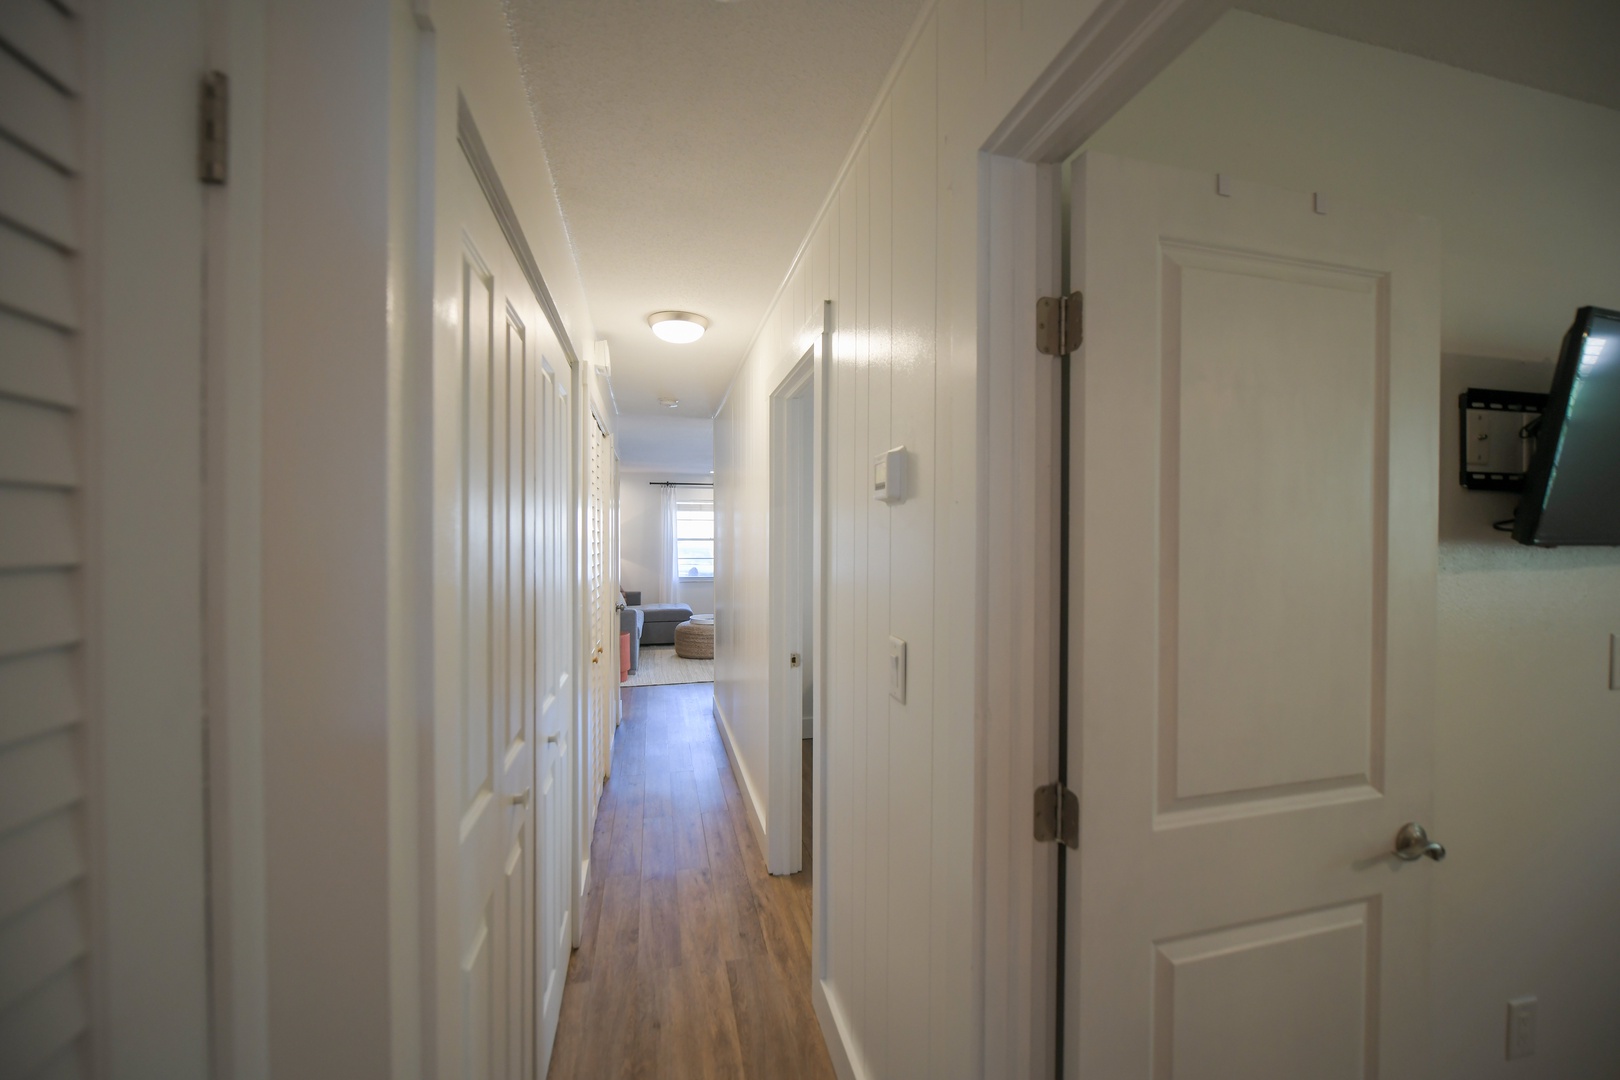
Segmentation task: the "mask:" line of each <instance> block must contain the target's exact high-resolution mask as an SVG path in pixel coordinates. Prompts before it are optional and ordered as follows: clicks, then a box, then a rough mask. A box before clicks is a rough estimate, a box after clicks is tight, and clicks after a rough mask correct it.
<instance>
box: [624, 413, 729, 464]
mask: <svg viewBox="0 0 1620 1080" xmlns="http://www.w3.org/2000/svg"><path fill="white" fill-rule="evenodd" d="M625 419H627V418H625V417H620V420H621V421H623V420H625ZM617 442H618V450H619V462H620V464H621V466H622V467H623V468H626V469H653V470H655V471H658V472H664V473H670V474H672V475H673V474H679V475H682V476H702V475H703V474H705V473H709V472H713V471H714V421H713V420H711V419H709V418H708V417H706V416H677V415H676V414H675V413H673V412H670V411H669V410H667V409H666V410H664V415H662V416H637V417H635V418H634V421H633V422H631V423H622V422H621V423H620V425H619V430H618V439H617Z"/></svg>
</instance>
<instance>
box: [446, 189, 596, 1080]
mask: <svg viewBox="0 0 1620 1080" xmlns="http://www.w3.org/2000/svg"><path fill="white" fill-rule="evenodd" d="M457 175H458V177H459V180H460V183H459V186H458V189H457V199H458V210H459V212H460V215H461V217H462V228H461V239H462V246H461V251H460V259H461V268H460V269H461V272H460V296H459V298H458V299H459V307H460V310H461V312H462V319H461V324H460V336H459V349H458V355H457V356H456V357H455V362H454V368H455V370H454V372H453V373H452V378H450V379H448V380H446V381H448V382H451V383H453V384H454V385H456V386H457V389H458V391H459V392H458V393H454V394H449V395H441V396H440V398H439V400H437V401H436V408H437V410H438V415H439V420H440V423H441V425H442V430H444V431H447V432H454V433H455V435H454V438H453V440H451V442H450V445H453V446H454V448H455V449H454V452H453V454H454V460H453V461H445V462H443V465H444V466H446V467H445V468H442V469H441V471H440V477H441V482H442V483H445V484H446V485H447V487H446V488H441V490H446V491H449V492H454V494H453V495H452V496H451V498H453V499H454V503H455V507H456V513H455V515H454V519H455V520H457V521H459V523H460V528H459V535H458V536H457V537H456V538H455V542H454V543H453V544H451V545H447V546H446V547H445V548H444V550H443V557H448V558H449V560H450V561H451V562H452V563H453V564H454V565H453V566H450V567H446V569H448V570H450V573H449V574H448V582H449V583H452V584H453V585H454V588H453V589H452V590H449V591H443V590H441V592H440V593H439V596H440V597H441V598H445V597H449V596H454V597H455V599H454V601H452V602H451V603H450V605H449V609H448V610H446V609H441V610H440V621H439V623H438V624H437V627H438V629H439V641H440V648H441V649H442V650H448V651H449V653H450V655H449V657H448V659H449V661H450V669H453V670H459V678H458V679H457V684H458V686H459V688H460V690H459V699H460V700H459V702H458V706H459V707H458V708H456V709H455V710H454V711H453V713H452V717H453V724H450V725H449V726H451V727H453V732H452V731H446V729H445V728H441V731H442V732H444V733H445V734H446V735H449V736H451V738H447V739H446V740H445V741H444V742H441V744H440V745H441V748H442V749H443V751H447V752H450V753H452V754H453V756H454V757H455V759H456V760H457V761H458V763H459V767H458V770H457V772H458V775H457V776H456V782H455V785H454V790H455V792H456V809H457V820H456V821H455V830H454V835H455V837H456V840H455V844H456V853H455V854H456V866H457V872H458V875H459V887H458V894H457V896H456V904H455V915H454V925H455V932H456V942H455V948H456V957H457V961H458V964H459V972H458V974H459V979H460V1001H459V1003H458V1006H457V1010H458V1012H459V1022H460V1023H459V1027H460V1036H461V1037H460V1054H459V1057H460V1062H459V1064H460V1070H459V1075H461V1076H462V1077H465V1078H467V1080H482V1078H485V1077H491V1078H502V1080H528V1078H531V1077H533V1076H535V1075H537V1070H542V1071H543V1068H544V1062H545V1061H546V1060H547V1058H548V1057H549V1051H550V1045H551V1040H552V1036H553V1034H554V1032H555V1028H556V1023H557V1016H558V1008H559V1005H560V1002H561V997H562V982H563V972H564V971H565V970H566V965H567V958H568V946H569V940H568V939H569V928H568V882H569V862H568V850H569V835H568V833H569V830H568V820H569V802H568V798H567V792H566V782H567V775H568V773H567V767H566V761H565V757H566V754H567V749H568V727H569V724H568V709H567V701H568V693H567V690H568V687H567V682H568V663H569V657H570V647H569V643H570V641H571V640H572V638H571V635H570V633H569V628H570V626H571V619H572V616H571V612H570V611H569V607H568V603H567V597H568V588H567V585H568V580H567V558H568V521H569V513H568V510H569V501H568V492H569V482H568V481H569V471H568V450H567V448H568V446H569V445H570V444H569V441H568V439H569V434H568V420H567V417H568V408H567V402H566V399H565V394H564V389H563V382H562V380H561V379H560V378H559V373H560V372H563V371H566V370H567V361H566V360H565V359H564V357H563V355H562V352H561V349H560V347H559V345H558V342H557V339H556V337H555V335H554V334H553V332H552V331H551V328H550V326H549V324H548V323H547V321H546V317H545V313H544V311H543V309H542V307H541V304H540V302H539V300H538V298H537V297H536V295H535V291H534V289H533V287H532V286H531V283H530V281H529V279H528V278H527V277H526V276H525V274H524V272H523V269H522V265H521V262H520V260H519V258H518V257H517V256H516V255H515V254H514V251H513V249H512V247H511V245H510V243H509V241H508V238H507V236H506V235H504V234H503V231H502V228H501V224H500V222H499V221H498V219H497V217H496V214H495V212H494V211H493V210H492V209H491V206H490V203H489V201H488V198H487V196H486V192H485V191H484V190H483V189H482V188H481V187H480V184H479V182H478V178H477V177H476V176H475V174H474V172H473V170H472V169H471V168H469V167H467V166H466V164H465V163H463V165H462V167H461V168H460V169H459V170H458V174H457ZM441 445H444V444H441ZM449 719H450V718H447V721H448V720H449ZM441 775H443V774H442V773H441Z"/></svg>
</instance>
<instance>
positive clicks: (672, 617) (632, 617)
mask: <svg viewBox="0 0 1620 1080" xmlns="http://www.w3.org/2000/svg"><path fill="white" fill-rule="evenodd" d="M624 600H625V605H626V606H625V609H624V610H623V611H621V612H620V613H619V633H621V634H626V633H627V634H629V635H630V670H631V671H635V670H636V669H637V668H638V667H640V666H641V647H642V646H643V645H673V644H675V628H676V627H677V626H679V625H680V624H681V623H683V622H685V621H686V620H687V619H690V618H691V617H692V605H690V604H643V603H642V602H641V593H640V592H639V591H637V590H631V589H626V590H625V593H624Z"/></svg>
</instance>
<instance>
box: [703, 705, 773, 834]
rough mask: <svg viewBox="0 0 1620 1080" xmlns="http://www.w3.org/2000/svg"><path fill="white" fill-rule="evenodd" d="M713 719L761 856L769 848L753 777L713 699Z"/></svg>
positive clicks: (721, 711) (728, 725) (721, 710)
mask: <svg viewBox="0 0 1620 1080" xmlns="http://www.w3.org/2000/svg"><path fill="white" fill-rule="evenodd" d="M714 719H715V721H716V722H717V723H718V724H719V726H720V743H721V745H722V746H724V747H725V748H726V759H727V760H728V761H730V762H731V774H732V775H733V776H735V777H736V778H737V787H738V788H740V789H741V790H742V797H743V803H744V804H745V805H746V806H747V807H748V826H749V828H751V829H753V830H754V839H755V841H757V842H758V843H759V851H760V854H761V855H764V854H765V852H767V851H769V850H770V848H769V847H768V846H767V845H766V843H765V818H764V816H763V815H761V814H760V812H759V797H758V795H757V794H756V790H757V789H756V788H755V787H754V776H753V774H752V773H750V772H749V771H748V766H747V765H745V764H743V759H742V755H741V754H739V753H737V748H736V746H734V745H733V744H732V735H731V722H730V721H728V720H727V719H726V714H725V710H723V709H722V708H720V699H719V698H715V699H714Z"/></svg>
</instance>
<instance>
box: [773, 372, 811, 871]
mask: <svg viewBox="0 0 1620 1080" xmlns="http://www.w3.org/2000/svg"><path fill="white" fill-rule="evenodd" d="M819 347H820V344H819V343H818V344H817V345H812V346H810V347H809V348H808V349H806V350H805V352H804V355H803V356H801V357H800V358H799V360H798V362H797V363H795V364H794V365H793V369H792V370H791V371H789V372H788V373H787V375H786V376H785V377H783V379H782V381H781V382H780V383H779V384H777V387H776V389H775V390H773V391H771V507H770V554H769V574H768V580H769V581H770V597H769V600H768V602H767V603H768V608H769V611H770V631H769V632H770V644H769V646H768V652H767V655H768V656H769V657H770V660H769V661H768V665H769V666H768V667H767V669H766V670H767V682H768V685H769V688H770V689H769V691H768V694H769V696H768V699H767V700H768V701H769V702H770V707H769V712H768V717H769V718H768V720H767V724H768V730H769V732H770V736H769V739H770V746H771V756H770V796H769V811H768V813H769V818H768V820H769V821H770V823H771V827H770V831H769V832H768V833H767V834H766V851H765V868H766V869H767V870H769V871H770V872H771V873H772V874H796V873H798V872H799V871H800V870H802V869H804V845H803V843H802V841H801V839H800V838H801V836H802V835H803V831H804V818H803V814H804V706H803V698H802V689H801V697H800V702H799V705H798V707H796V708H789V695H790V693H791V691H792V688H793V684H794V683H795V682H799V680H797V679H795V678H793V677H792V675H791V673H790V672H791V669H790V667H789V666H788V662H787V656H788V654H789V650H790V647H791V645H792V643H793V642H794V641H795V640H796V639H797V628H799V627H802V626H803V625H804V615H805V612H804V608H803V590H802V589H801V588H800V587H799V581H798V578H797V575H798V574H799V573H800V572H802V567H803V565H804V563H805V562H806V561H809V563H810V565H811V582H810V589H811V596H812V597H813V598H814V600H813V602H812V606H813V610H812V612H811V618H812V625H813V627H814V628H815V629H813V630H812V633H811V636H812V640H811V643H810V645H811V662H812V665H813V666H812V667H811V683H810V698H811V712H812V715H813V718H814V719H813V721H812V731H813V732H817V734H818V735H819V727H820V723H819V722H820V718H821V701H822V698H821V695H820V693H819V688H818V687H817V685H816V684H817V682H818V678H817V676H818V675H819V673H820V671H821V663H822V660H821V654H820V649H819V645H820V641H819V638H820V630H819V628H820V625H821V617H820V609H821V604H820V602H819V601H820V597H821V566H820V557H819V556H820V551H821V543H820V537H821V521H822V514H821V497H820V496H821V490H820V484H819V483H818V481H819V478H820V471H821V470H820V469H819V468H818V467H817V466H818V459H819V456H820V450H821V447H822V439H821V428H820V424H819V423H818V422H817V421H818V419H819V417H820V414H821V410H820V409H819V408H818V407H817V406H818V404H819V403H818V400H817V398H818V394H817V381H816V375H817V363H816V353H817V350H818V348H819ZM807 397H808V399H809V405H810V462H809V464H810V467H811V470H810V471H811V486H810V503H811V511H810V519H811V520H810V536H811V541H810V550H808V551H806V550H804V544H803V536H804V530H803V527H802V526H803V522H802V521H801V520H800V515H801V514H802V510H800V509H799V507H798V506H795V505H794V504H795V503H796V502H798V501H799V500H800V499H801V498H802V494H803V493H802V492H800V491H799V490H798V479H797V478H798V477H799V476H800V475H801V470H802V469H803V466H804V464H805V463H804V462H803V461H801V460H800V458H799V454H800V451H799V446H800V444H799V442H798V440H797V438H795V437H794V436H795V435H796V434H797V432H796V430H795V428H796V426H797V425H796V422H795V420H794V417H793V415H792V413H793V411H794V410H795V409H796V408H797V407H798V403H800V402H802V401H804V399H805V398H807ZM799 686H800V687H801V688H802V686H803V684H802V682H799ZM818 775H819V772H818ZM813 835H818V834H813Z"/></svg>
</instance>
